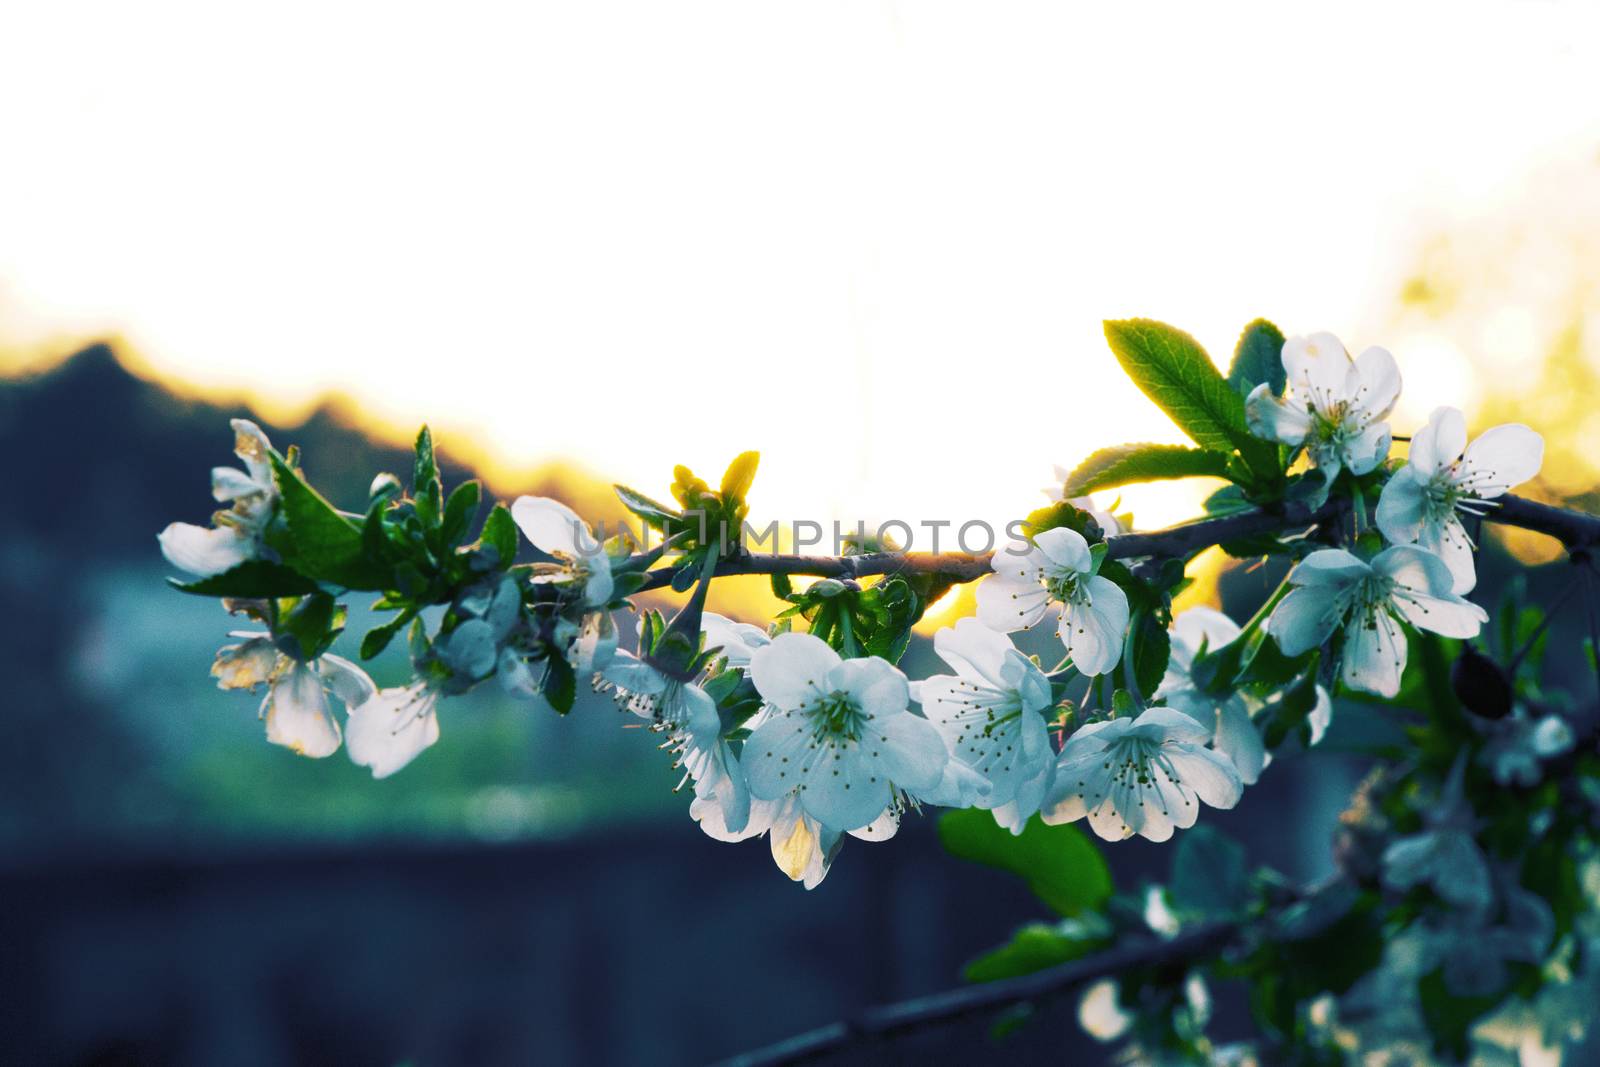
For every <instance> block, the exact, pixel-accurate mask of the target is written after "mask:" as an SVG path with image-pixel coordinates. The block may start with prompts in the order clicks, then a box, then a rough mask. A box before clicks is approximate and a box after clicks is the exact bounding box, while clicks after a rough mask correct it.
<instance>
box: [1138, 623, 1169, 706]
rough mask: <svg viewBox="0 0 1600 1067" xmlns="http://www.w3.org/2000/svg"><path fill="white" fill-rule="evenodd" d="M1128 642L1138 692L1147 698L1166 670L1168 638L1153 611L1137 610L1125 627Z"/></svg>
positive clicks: (1164, 628)
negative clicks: (1129, 623)
mask: <svg viewBox="0 0 1600 1067" xmlns="http://www.w3.org/2000/svg"><path fill="white" fill-rule="evenodd" d="M1128 644H1129V649H1130V651H1131V653H1132V656H1131V659H1132V670H1133V677H1134V681H1136V682H1137V683H1138V685H1139V692H1140V693H1141V694H1143V695H1144V697H1145V698H1146V699H1149V697H1150V696H1151V694H1153V693H1154V692H1155V691H1156V689H1157V688H1158V687H1159V686H1160V685H1161V679H1162V678H1163V677H1164V676H1165V675H1166V673H1167V660H1168V658H1169V657H1170V656H1171V654H1172V638H1171V636H1170V635H1169V634H1168V633H1167V628H1166V627H1165V626H1162V625H1161V620H1160V619H1158V618H1156V615H1155V613H1154V612H1152V611H1141V612H1139V613H1138V614H1137V615H1136V616H1135V617H1134V620H1133V625H1132V626H1131V627H1129V630H1128Z"/></svg>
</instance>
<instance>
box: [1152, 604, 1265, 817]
mask: <svg viewBox="0 0 1600 1067" xmlns="http://www.w3.org/2000/svg"><path fill="white" fill-rule="evenodd" d="M1168 632H1169V634H1170V635H1171V637H1172V652H1171V655H1170V656H1169V658H1168V659H1167V673H1166V674H1165V675H1164V676H1163V677H1162V679H1161V685H1160V687H1159V688H1157V689H1156V692H1155V697H1154V699H1156V700H1164V701H1166V703H1167V706H1168V707H1173V708H1177V709H1178V710H1179V711H1181V712H1183V713H1184V714H1185V715H1188V716H1189V717H1190V718H1192V719H1194V720H1195V721H1196V722H1198V723H1199V724H1200V725H1201V726H1204V727H1205V728H1206V729H1207V730H1209V731H1210V732H1211V745H1212V747H1213V748H1215V749H1216V750H1217V751H1218V752H1221V753H1222V754H1223V755H1225V756H1227V757H1228V759H1230V760H1231V761H1232V762H1233V766H1234V769H1235V770H1237V771H1238V772H1239V780H1240V781H1242V782H1243V783H1244V784H1245V785H1254V784H1255V783H1256V781H1257V780H1258V779H1259V778H1260V777H1261V771H1262V768H1264V767H1265V766H1266V764H1267V751H1266V747H1265V746H1264V745H1263V744H1262V741H1261V731H1260V730H1258V729H1256V726H1255V723H1254V722H1252V721H1251V718H1250V715H1251V711H1252V710H1253V709H1252V707H1251V701H1250V699H1249V698H1248V697H1246V696H1245V694H1244V693H1242V692H1240V691H1238V690H1237V689H1235V690H1233V691H1230V692H1229V693H1227V694H1226V695H1223V696H1214V695H1212V694H1210V693H1207V692H1205V691H1204V690H1202V689H1201V688H1200V687H1199V686H1197V685H1196V684H1195V682H1194V678H1193V676H1192V675H1191V673H1190V672H1191V670H1192V669H1193V667H1194V660H1195V657H1196V656H1197V655H1199V653H1200V650H1201V648H1205V649H1206V650H1207V651H1208V652H1215V651H1217V649H1219V648H1221V647H1222V646H1223V645H1226V644H1230V643H1231V642H1232V641H1233V640H1234V639H1235V638H1237V637H1238V636H1239V634H1240V630H1239V626H1238V624H1237V623H1235V622H1234V621H1233V620H1232V619H1230V618H1228V617H1227V616H1226V615H1224V614H1223V613H1222V612H1220V611H1217V610H1216V609H1215V608H1208V607H1195V608H1190V609H1189V610H1188V611H1185V612H1182V613H1181V614H1179V615H1178V616H1177V617H1176V618H1174V619H1173V620H1172V626H1171V627H1170V628H1169V630H1168Z"/></svg>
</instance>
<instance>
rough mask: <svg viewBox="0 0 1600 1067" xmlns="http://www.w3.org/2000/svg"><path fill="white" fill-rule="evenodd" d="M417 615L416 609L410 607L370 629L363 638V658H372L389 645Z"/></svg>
mask: <svg viewBox="0 0 1600 1067" xmlns="http://www.w3.org/2000/svg"><path fill="white" fill-rule="evenodd" d="M415 615H416V609H415V608H410V609H407V610H406V611H403V612H401V613H400V614H399V615H396V616H395V617H394V618H392V619H390V620H389V621H388V622H386V623H382V624H380V625H378V626H374V627H373V628H372V629H370V630H368V631H367V633H366V636H364V637H363V638H362V639H361V658H362V659H371V658H372V657H373V656H376V655H377V654H378V653H379V652H382V651H383V650H384V649H386V648H388V647H389V642H390V641H393V640H394V635H395V634H397V633H399V632H400V631H401V630H403V629H405V626H406V623H408V622H410V621H411V620H412V618H413V617H414V616H415Z"/></svg>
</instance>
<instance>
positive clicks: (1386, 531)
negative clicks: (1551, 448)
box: [1377, 407, 1544, 593]
mask: <svg viewBox="0 0 1600 1067" xmlns="http://www.w3.org/2000/svg"><path fill="white" fill-rule="evenodd" d="M1543 462H1544V438H1543V437H1541V436H1540V435H1539V434H1538V433H1535V432H1534V431H1533V430H1531V429H1529V428H1528V427H1526V426H1523V425H1522V424H1521V423H1506V424H1505V425H1503V426H1495V427H1493V428H1491V429H1489V430H1485V431H1484V432H1483V433H1482V434H1481V435H1479V436H1478V438H1477V439H1476V440H1474V441H1473V442H1472V443H1471V444H1468V443H1467V421H1466V418H1465V417H1464V416H1463V415H1462V414H1461V412H1460V411H1459V410H1458V409H1456V408H1450V407H1443V408H1439V409H1437V410H1435V411H1434V413H1433V414H1432V415H1431V416H1429V418H1428V424H1427V425H1426V426H1424V427H1423V428H1422V429H1420V430H1418V431H1417V432H1416V435H1415V436H1413V437H1412V439H1411V452H1410V456H1409V457H1408V458H1407V460H1406V465H1405V466H1404V467H1401V468H1400V469H1399V470H1398V471H1396V472H1395V473H1394V476H1393V477H1391V478H1390V479H1389V481H1388V482H1387V483H1386V484H1385V485H1384V487H1383V493H1382V495H1381V496H1379V497H1378V509H1377V521H1378V529H1380V530H1382V531H1383V536H1384V537H1387V538H1388V539H1389V540H1390V541H1391V542H1393V543H1395V544H1412V543H1415V544H1419V545H1421V546H1422V547H1423V548H1426V549H1427V550H1428V551H1430V552H1432V553H1434V554H1435V555H1437V556H1438V557H1439V558H1440V559H1442V560H1444V562H1445V565H1446V566H1448V567H1449V568H1450V574H1451V576H1452V578H1453V579H1454V582H1453V585H1452V587H1451V588H1452V591H1453V592H1456V593H1465V592H1467V591H1468V590H1470V589H1471V588H1472V587H1473V585H1474V584H1476V582H1477V574H1476V571H1475V569H1474V567H1473V563H1472V548H1473V545H1472V539H1471V537H1469V536H1468V535H1467V529H1466V527H1465V526H1463V525H1462V522H1461V515H1462V514H1467V515H1474V516H1478V515H1482V514H1484V512H1485V511H1486V510H1487V508H1489V507H1492V506H1493V505H1492V504H1489V503H1488V502H1489V501H1492V500H1494V498H1496V497H1499V496H1503V495H1504V494H1505V493H1506V492H1507V491H1509V490H1510V489H1511V488H1512V487H1513V486H1516V485H1519V484H1521V483H1522V482H1525V481H1527V480H1528V479H1530V478H1532V477H1533V476H1534V475H1536V474H1538V473H1539V467H1540V465H1541V464H1542V463H1543Z"/></svg>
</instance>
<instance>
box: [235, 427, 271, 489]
mask: <svg viewBox="0 0 1600 1067" xmlns="http://www.w3.org/2000/svg"><path fill="white" fill-rule="evenodd" d="M228 425H229V426H230V427H232V429H233V454H234V455H236V456H238V457H239V458H240V459H242V460H243V461H244V465H245V466H246V467H247V468H249V471H250V477H251V478H253V479H254V480H255V481H256V482H257V483H258V484H260V485H262V486H263V487H266V488H269V489H270V488H273V487H274V483H273V480H272V459H271V455H270V453H271V452H272V442H271V441H269V440H267V435H266V434H264V433H262V432H261V427H259V426H257V425H256V424H255V423H253V422H251V421H250V420H249V419H230V420H228Z"/></svg>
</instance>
